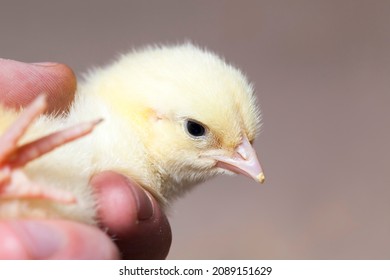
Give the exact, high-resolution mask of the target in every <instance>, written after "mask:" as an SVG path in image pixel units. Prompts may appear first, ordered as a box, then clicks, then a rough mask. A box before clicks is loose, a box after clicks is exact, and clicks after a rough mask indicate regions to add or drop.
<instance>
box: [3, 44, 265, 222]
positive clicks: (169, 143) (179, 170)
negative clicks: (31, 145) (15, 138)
mask: <svg viewBox="0 0 390 280" xmlns="http://www.w3.org/2000/svg"><path fill="white" fill-rule="evenodd" d="M1 111H3V112H2V114H4V115H7V116H8V117H7V118H3V120H2V124H0V129H1V130H3V129H4V128H3V127H6V126H7V125H8V124H9V123H10V122H11V121H10V120H12V119H13V116H14V115H13V114H12V113H11V112H6V111H4V109H3V110H1ZM98 118H103V119H104V121H103V122H102V123H101V124H100V125H99V126H98V127H96V128H95V130H94V131H93V132H92V133H91V134H90V135H87V136H85V137H83V138H81V139H78V140H77V141H75V142H72V143H70V144H67V145H64V146H62V147H60V148H58V149H56V150H54V151H52V152H50V153H48V154H46V155H44V156H42V157H40V158H38V159H36V160H34V161H32V162H30V163H28V164H27V165H26V166H25V167H24V168H23V170H24V172H25V173H26V174H27V176H28V177H29V178H30V179H31V180H32V181H34V182H37V183H39V184H41V185H42V186H44V187H45V188H53V189H61V190H64V191H65V192H69V193H71V194H72V195H74V196H75V198H76V201H77V202H76V203H73V204H61V203H57V202H55V201H50V200H42V199H41V200H40V199H24V200H20V199H14V200H12V199H9V200H3V201H2V200H1V197H0V217H3V218H4V217H5V218H9V217H65V218H70V219H74V220H78V221H82V222H86V223H90V224H93V223H95V222H96V209H97V205H96V201H95V198H94V193H93V190H92V188H91V187H90V186H89V180H90V178H91V176H93V175H94V174H96V173H98V172H100V171H104V170H114V171H117V172H120V173H122V174H124V175H126V176H129V177H131V178H133V179H134V180H135V181H137V182H138V183H140V184H141V185H142V186H143V187H145V188H146V189H148V190H149V191H150V192H151V193H152V194H153V195H154V196H155V197H156V198H157V199H158V200H159V201H160V202H161V203H162V204H164V205H167V204H168V203H169V202H170V201H171V200H172V199H173V198H175V197H177V196H179V195H181V194H182V193H184V192H185V191H187V190H188V189H190V188H191V186H193V185H195V184H196V183H198V182H200V181H203V180H205V179H207V178H209V177H211V176H214V175H216V174H219V173H226V172H228V173H229V172H230V171H234V172H237V166H238V169H239V170H238V172H240V173H244V174H245V175H248V176H252V177H254V178H255V177H256V176H259V175H258V174H260V173H261V172H262V171H261V168H260V166H258V162H257V158H256V156H255V155H253V154H252V150H251V148H249V146H250V144H249V142H252V141H253V140H254V138H255V135H256V131H257V129H258V125H259V110H258V108H257V107H256V105H255V100H254V95H253V90H252V88H251V86H250V85H249V83H248V82H247V80H246V78H245V77H244V76H243V75H242V74H241V72H240V71H239V70H237V69H235V68H234V67H232V66H230V65H228V64H227V63H225V62H224V61H223V60H221V59H220V58H219V57H217V56H216V55H214V54H212V53H210V52H208V51H204V50H201V49H199V48H197V47H195V46H193V45H191V44H185V45H180V46H174V47H155V48H147V49H144V50H142V51H138V52H132V53H130V54H127V55H124V56H122V57H121V58H120V59H119V60H118V61H116V62H114V63H113V64H112V65H110V66H108V67H105V68H102V69H96V70H94V71H92V72H91V73H89V75H88V77H87V79H86V81H85V82H84V84H81V85H80V86H79V89H78V92H77V95H76V99H75V101H74V103H73V105H72V107H71V109H70V111H69V113H68V114H67V115H64V116H61V117H50V116H42V117H40V118H39V119H38V120H37V121H36V122H35V123H34V124H33V125H32V127H31V128H30V129H29V131H28V133H27V134H26V135H25V137H24V139H23V141H26V142H28V141H31V140H33V139H36V138H38V137H41V136H42V135H45V134H48V133H51V132H53V131H56V130H59V129H62V128H65V127H68V126H70V125H73V124H77V123H80V122H82V121H89V120H92V119H98ZM7 122H8V124H7V125H4V123H7ZM194 123H195V125H196V126H197V128H199V126H201V128H203V129H204V130H200V131H201V132H204V133H203V134H202V135H192V134H193V132H191V130H190V129H191V128H190V127H189V125H194ZM245 145H246V146H245ZM248 145H249V146H248ZM244 146H245V147H244ZM243 147H244V148H243ZM245 149H247V150H245ZM248 149H249V150H248ZM237 153H238V154H237ZM237 155H238V156H237ZM253 157H254V159H253ZM231 159H233V161H240V160H241V161H243V160H244V161H245V164H247V161H249V160H252V161H253V162H255V163H249V165H250V166H251V167H242V166H241V165H240V164H241V163H240V164H239V165H237V164H235V163H234V162H233V163H232V162H231V161H230V160H231ZM219 163H220V164H219ZM256 164H257V165H256ZM232 166H233V167H232ZM242 170H243V171H242ZM241 171H242V172H241ZM251 172H252V173H253V172H254V173H253V174H252V173H251ZM261 175H262V173H261Z"/></svg>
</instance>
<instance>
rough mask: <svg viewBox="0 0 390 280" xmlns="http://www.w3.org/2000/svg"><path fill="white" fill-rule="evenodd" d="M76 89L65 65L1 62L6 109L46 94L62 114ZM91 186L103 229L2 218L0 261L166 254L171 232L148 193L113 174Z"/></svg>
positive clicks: (1, 93) (160, 256) (104, 174)
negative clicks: (96, 198)
mask: <svg viewBox="0 0 390 280" xmlns="http://www.w3.org/2000/svg"><path fill="white" fill-rule="evenodd" d="M75 89H76V78H75V76H74V74H73V72H72V70H71V69H69V68H68V67H67V66H65V65H62V64H55V63H39V64H25V63H21V62H17V61H12V60H3V59H0V102H1V103H2V104H3V105H5V106H7V107H16V108H18V107H19V106H25V105H26V104H28V103H30V102H31V101H32V100H33V99H34V98H35V97H36V96H37V95H38V94H40V93H42V92H45V93H46V94H47V96H48V105H49V106H48V109H47V111H48V112H50V113H53V112H57V111H64V110H66V109H67V108H68V107H69V105H70V104H71V102H72V100H73V98H74V93H75ZM91 185H92V186H93V187H94V189H95V190H96V193H97V197H98V202H99V209H98V212H99V220H100V222H101V227H102V229H103V230H102V229H99V228H96V227H93V226H89V225H85V224H80V223H77V222H73V221H66V220H58V219H56V220H54V219H53V220H33V219H30V220H3V221H0V259H118V258H125V259H163V258H165V257H166V256H167V254H168V252H169V248H170V244H171V238H172V237H171V229H170V226H169V223H168V220H167V218H166V216H165V214H164V213H163V211H162V210H161V209H160V207H159V205H158V204H157V202H156V201H155V199H154V198H153V197H152V196H151V195H150V194H148V193H146V191H144V190H143V189H142V188H141V187H140V186H139V185H137V184H136V183H135V182H133V181H131V180H130V179H128V178H126V177H124V176H122V175H120V174H117V173H115V172H112V171H105V172H102V173H99V174H97V175H95V176H94V177H93V178H91ZM104 231H107V233H108V235H107V234H106V233H105V232H104ZM109 235H110V236H113V237H114V239H115V243H114V242H113V241H112V239H111V238H110V237H109Z"/></svg>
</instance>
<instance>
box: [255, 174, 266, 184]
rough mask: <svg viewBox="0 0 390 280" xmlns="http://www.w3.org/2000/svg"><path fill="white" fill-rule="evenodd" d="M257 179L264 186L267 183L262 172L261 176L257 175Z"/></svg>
mask: <svg viewBox="0 0 390 280" xmlns="http://www.w3.org/2000/svg"><path fill="white" fill-rule="evenodd" d="M256 179H257V181H259V183H260V184H263V183H264V181H265V176H264V173H263V172H261V173H260V174H259V175H257V177H256Z"/></svg>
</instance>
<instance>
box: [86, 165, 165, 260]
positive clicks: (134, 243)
mask: <svg viewBox="0 0 390 280" xmlns="http://www.w3.org/2000/svg"><path fill="white" fill-rule="evenodd" d="M91 184H92V186H93V187H94V188H95V189H96V191H97V194H98V200H99V205H100V207H99V217H100V219H101V223H102V226H103V227H107V228H108V233H109V234H111V235H112V236H113V237H114V239H115V241H116V243H117V245H118V246H119V249H120V251H121V253H122V257H123V258H125V259H165V258H166V256H167V255H168V252H169V248H170V246H171V241H172V233H171V228H170V225H169V222H168V219H167V217H166V216H165V214H164V213H163V211H162V210H161V209H160V207H159V205H158V204H157V202H156V200H155V199H153V198H152V196H151V195H150V194H147V193H146V192H145V191H144V190H143V189H142V188H141V187H140V186H139V185H137V184H136V183H134V182H132V181H130V180H129V179H127V178H126V177H124V176H122V175H120V174H117V173H114V172H111V171H105V172H102V173H100V174H97V175H95V176H94V177H93V178H92V180H91Z"/></svg>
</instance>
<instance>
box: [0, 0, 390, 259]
mask: <svg viewBox="0 0 390 280" xmlns="http://www.w3.org/2000/svg"><path fill="white" fill-rule="evenodd" d="M187 39H190V40H192V41H193V42H195V43H197V44H200V45H202V46H205V47H207V48H210V49H212V50H214V51H215V52H217V53H219V54H221V55H222V56H224V57H226V58H227V60H229V61H231V62H232V63H233V64H235V65H237V66H238V67H240V68H241V69H243V71H244V72H245V73H247V75H248V76H249V78H250V80H251V81H253V83H254V84H255V87H256V92H257V95H258V97H259V103H260V104H261V108H262V110H263V116H264V126H263V132H262V133H261V135H260V137H259V138H258V140H257V141H256V148H257V151H258V154H259V157H260V159H261V162H262V164H263V166H264V168H265V171H266V177H267V180H266V184H265V185H257V184H256V183H254V182H252V181H250V180H249V179H247V178H244V177H219V178H216V179H214V180H212V181H211V182H208V183H206V184H203V185H201V186H200V187H199V188H197V189H196V190H195V191H193V192H192V193H191V194H189V195H187V196H186V197H185V198H184V199H181V200H179V201H178V202H177V203H176V204H175V205H174V207H173V209H172V211H171V214H170V221H171V224H172V228H173V244H172V248H171V252H170V254H169V256H168V257H169V258H171V259H345V258H347V259H389V258H390V219H389V216H390V175H389V167H390V148H389V144H390V126H389V125H390V122H389V121H390V112H389V108H390V75H389V74H390V1H386V0H384V1H375V0H374V1H369V0H366V1H361V0H350V1H311V0H306V1H288V0H286V1H278V0H276V1H275V0H266V1H261V0H260V1H248V0H245V1H203V0H201V1H183V0H177V1H172V0H169V1H115V0H112V1H75V0H67V1H50V0H46V1H15V0H13V1H4V0H0V57H3V58H12V59H16V60H21V61H27V62H37V61H57V62H63V63H66V64H68V65H70V66H71V67H72V68H73V69H74V70H75V71H76V73H77V74H78V75H79V77H81V74H82V73H83V72H85V71H86V70H87V69H88V68H90V67H91V66H99V65H104V64H106V63H107V62H109V61H111V60H112V59H113V58H114V57H115V56H116V55H117V54H119V53H122V52H125V51H127V50H130V49H132V48H136V47H141V46H144V45H146V44H152V43H176V42H183V41H184V40H187Z"/></svg>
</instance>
